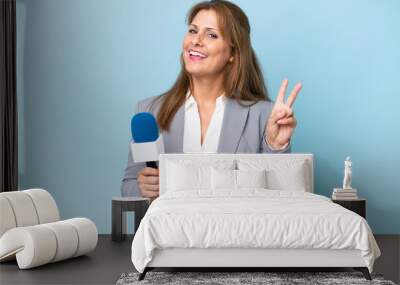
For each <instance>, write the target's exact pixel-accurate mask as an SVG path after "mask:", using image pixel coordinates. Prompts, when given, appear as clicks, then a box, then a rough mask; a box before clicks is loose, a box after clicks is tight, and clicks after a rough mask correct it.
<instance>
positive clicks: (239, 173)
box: [236, 169, 267, 188]
mask: <svg viewBox="0 0 400 285" xmlns="http://www.w3.org/2000/svg"><path fill="white" fill-rule="evenodd" d="M236 181H237V187H238V188H267V176H266V170H265V169H261V170H236Z"/></svg>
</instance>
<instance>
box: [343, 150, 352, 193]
mask: <svg viewBox="0 0 400 285" xmlns="http://www.w3.org/2000/svg"><path fill="white" fill-rule="evenodd" d="M343 189H352V188H351V160H350V156H348V157H346V161H345V162H344V178H343Z"/></svg>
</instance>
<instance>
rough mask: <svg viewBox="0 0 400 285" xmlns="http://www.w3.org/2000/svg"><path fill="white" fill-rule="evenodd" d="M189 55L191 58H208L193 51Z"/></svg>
mask: <svg viewBox="0 0 400 285" xmlns="http://www.w3.org/2000/svg"><path fill="white" fill-rule="evenodd" d="M189 55H190V56H198V57H201V58H206V57H207V56H206V55H204V54H202V53H200V52H197V51H193V50H190V51H189Z"/></svg>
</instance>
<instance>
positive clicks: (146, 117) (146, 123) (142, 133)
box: [131, 112, 158, 143]
mask: <svg viewBox="0 0 400 285" xmlns="http://www.w3.org/2000/svg"><path fill="white" fill-rule="evenodd" d="M131 131H132V139H133V141H134V142H135V143H144V142H153V141H156V140H157V138H158V126H157V121H156V118H154V116H153V114H151V113H148V112H141V113H137V114H135V115H134V116H133V117H132V120H131Z"/></svg>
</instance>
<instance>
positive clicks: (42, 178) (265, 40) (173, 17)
mask: <svg viewBox="0 0 400 285" xmlns="http://www.w3.org/2000/svg"><path fill="white" fill-rule="evenodd" d="M234 2H235V3H237V4H239V6H240V7H242V9H243V10H244V11H245V12H246V14H247V15H248V17H249V20H250V24H251V27H252V44H253V47H254V49H255V51H256V53H257V55H258V57H259V60H260V62H261V65H262V68H263V71H264V76H265V79H266V82H267V85H268V88H269V91H270V94H271V97H272V99H274V98H275V97H276V94H277V90H278V87H279V84H280V82H281V80H282V79H283V78H286V77H287V78H289V80H290V86H291V87H293V86H294V84H295V83H296V82H297V81H301V82H302V83H303V85H304V87H303V90H302V91H301V93H300V95H299V96H298V98H297V101H296V103H295V113H296V116H297V119H298V127H297V129H296V132H295V134H294V137H293V140H292V142H293V148H292V149H293V151H294V152H311V153H314V154H315V157H316V165H315V166H316V169H315V174H316V177H315V192H316V193H318V194H323V195H327V196H329V195H330V194H331V191H332V188H333V187H338V186H340V185H341V183H342V179H343V161H344V159H345V157H346V156H347V155H350V156H351V158H352V160H353V187H357V188H358V189H359V194H360V195H361V196H363V197H365V198H367V219H368V221H369V223H370V225H371V227H372V229H373V231H374V232H375V233H380V234H399V233H400V222H399V217H400V191H399V190H400V189H399V174H400V172H399V169H400V167H399V159H400V150H399V146H400V132H399V130H400V128H399V126H398V116H395V115H398V114H399V112H398V111H397V110H398V105H399V104H400V96H399V95H400V92H399V90H400V88H399V84H400V37H399V27H400V18H399V17H398V15H399V12H400V2H399V1H395V0H393V1H362V0H359V1H347V0H339V1H338V0H336V1H317V0H314V1H295V0H292V1H289V0H285V1H264V0H263V1H261V0H260V1H244V0H243V1H234ZM193 3H196V1H181V0H174V1H172V0H169V1H164V0H157V1H144V0H143V1H128V0H118V1H109V0H85V1H81V0H35V1H32V0H17V71H18V82H17V84H18V88H17V90H18V104H19V136H20V142H19V151H20V157H19V175H20V188H21V189H26V188H33V187H41V188H45V189H47V190H49V191H50V192H51V193H52V194H53V195H54V197H55V199H56V201H57V203H58V206H59V208H60V212H61V215H62V217H63V218H72V217H76V216H85V217H88V218H90V219H92V220H93V221H95V223H96V224H97V226H98V229H99V232H100V233H109V232H110V231H111V197H113V196H119V195H120V185H121V179H122V176H123V172H124V168H125V166H126V161H127V157H128V144H129V140H130V119H131V116H132V115H133V110H134V107H135V104H136V102H137V101H138V100H140V99H143V98H146V97H149V96H153V95H157V94H160V93H161V92H164V91H165V90H167V89H168V88H169V87H170V86H171V85H172V83H173V82H174V81H175V78H176V76H177V74H178V71H179V69H180V65H179V53H180V50H181V43H182V39H183V36H184V34H185V32H186V25H185V16H186V13H187V11H188V10H189V8H190V7H191V5H192V4H193Z"/></svg>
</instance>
